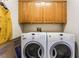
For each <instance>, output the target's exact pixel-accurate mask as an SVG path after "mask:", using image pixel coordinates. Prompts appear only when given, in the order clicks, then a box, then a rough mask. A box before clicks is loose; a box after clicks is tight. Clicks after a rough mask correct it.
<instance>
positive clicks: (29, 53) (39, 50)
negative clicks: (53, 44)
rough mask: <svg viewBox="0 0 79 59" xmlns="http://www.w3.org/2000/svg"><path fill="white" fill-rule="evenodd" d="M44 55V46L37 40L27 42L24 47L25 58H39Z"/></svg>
mask: <svg viewBox="0 0 79 59" xmlns="http://www.w3.org/2000/svg"><path fill="white" fill-rule="evenodd" d="M43 55H44V48H43V46H42V45H41V44H40V43H38V42H29V43H27V44H26V45H25V47H24V56H25V57H26V58H41V57H43Z"/></svg>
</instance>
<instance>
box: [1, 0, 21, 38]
mask: <svg viewBox="0 0 79 59" xmlns="http://www.w3.org/2000/svg"><path fill="white" fill-rule="evenodd" d="M0 1H1V0H0ZM2 1H3V2H4V3H5V5H6V6H7V7H8V9H9V10H10V12H11V16H12V27H13V38H16V37H18V36H20V35H21V29H20V26H19V24H18V0H2Z"/></svg>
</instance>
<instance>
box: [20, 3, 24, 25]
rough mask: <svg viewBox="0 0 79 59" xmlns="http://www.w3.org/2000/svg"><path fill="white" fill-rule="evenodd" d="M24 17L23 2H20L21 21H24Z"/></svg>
mask: <svg viewBox="0 0 79 59" xmlns="http://www.w3.org/2000/svg"><path fill="white" fill-rule="evenodd" d="M24 19H25V17H24V12H23V2H19V22H20V23H22V22H23V20H24Z"/></svg>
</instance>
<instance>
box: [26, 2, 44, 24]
mask: <svg viewBox="0 0 79 59" xmlns="http://www.w3.org/2000/svg"><path fill="white" fill-rule="evenodd" d="M26 5H27V6H26V9H25V10H26V12H25V16H27V17H25V21H26V22H27V23H42V19H41V18H42V9H41V8H40V7H38V6H36V5H35V3H34V2H29V3H27V4H26Z"/></svg>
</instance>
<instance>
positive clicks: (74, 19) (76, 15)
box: [64, 0, 79, 57]
mask: <svg viewBox="0 0 79 59" xmlns="http://www.w3.org/2000/svg"><path fill="white" fill-rule="evenodd" d="M67 7H68V15H67V16H68V18H67V25H66V26H65V28H64V32H68V33H74V34H75V35H76V42H77V44H78V48H79V0H68V6H67ZM78 51H79V49H78ZM78 57H79V52H78Z"/></svg>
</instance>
